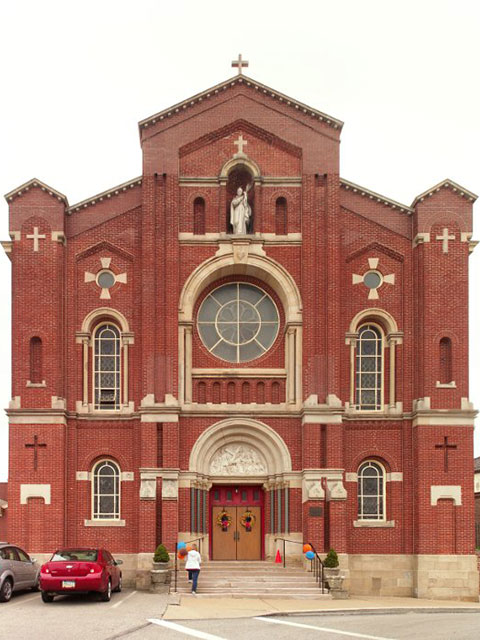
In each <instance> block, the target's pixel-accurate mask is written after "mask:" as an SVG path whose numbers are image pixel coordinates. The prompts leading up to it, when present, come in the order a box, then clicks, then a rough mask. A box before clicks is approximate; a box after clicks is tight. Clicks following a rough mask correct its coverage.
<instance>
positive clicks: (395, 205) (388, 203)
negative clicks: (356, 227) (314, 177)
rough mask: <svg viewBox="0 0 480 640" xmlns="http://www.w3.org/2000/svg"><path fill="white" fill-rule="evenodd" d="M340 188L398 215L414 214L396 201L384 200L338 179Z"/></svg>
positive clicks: (380, 196) (368, 190) (406, 206)
mask: <svg viewBox="0 0 480 640" xmlns="http://www.w3.org/2000/svg"><path fill="white" fill-rule="evenodd" d="M340 186H341V187H342V189H345V191H352V192H353V193H357V194H359V195H361V196H362V197H364V198H368V199H369V200H374V201H375V202H378V203H379V204H383V205H385V206H387V207H390V208H391V209H397V210H398V211H399V212H400V213H406V214H407V215H411V214H412V213H414V209H413V208H412V207H409V206H408V205H406V204H402V203H401V202H397V201H396V200H391V199H390V198H386V197H385V196H382V195H380V194H379V193H376V192H375V191H370V189H365V187H361V186H360V185H358V184H355V183H354V182H349V181H348V180H344V179H343V178H340Z"/></svg>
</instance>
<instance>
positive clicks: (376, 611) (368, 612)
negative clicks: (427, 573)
mask: <svg viewBox="0 0 480 640" xmlns="http://www.w3.org/2000/svg"><path fill="white" fill-rule="evenodd" d="M394 613H480V607H408V606H406V607H384V608H373V609H372V608H368V609H367V608H361V609H312V610H303V611H302V610H295V611H275V612H272V613H263V614H262V615H261V616H258V617H272V616H276V617H287V616H306V615H309V616H331V615H340V616H364V615H365V616H372V615H389V614H394Z"/></svg>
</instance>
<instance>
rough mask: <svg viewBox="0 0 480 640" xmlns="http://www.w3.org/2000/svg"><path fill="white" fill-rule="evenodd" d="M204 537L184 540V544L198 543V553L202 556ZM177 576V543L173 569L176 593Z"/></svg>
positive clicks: (176, 544)
mask: <svg viewBox="0 0 480 640" xmlns="http://www.w3.org/2000/svg"><path fill="white" fill-rule="evenodd" d="M204 538H205V536H200V537H199V538H194V539H193V540H184V542H185V544H190V543H191V542H198V552H199V553H200V555H201V554H202V540H203V539H204ZM177 576H178V542H175V568H174V592H175V593H176V591H177Z"/></svg>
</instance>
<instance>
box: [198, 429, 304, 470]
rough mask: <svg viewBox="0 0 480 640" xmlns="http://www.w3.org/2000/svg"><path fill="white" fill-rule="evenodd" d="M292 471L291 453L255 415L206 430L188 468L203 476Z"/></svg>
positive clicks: (279, 438) (276, 435)
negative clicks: (253, 417)
mask: <svg viewBox="0 0 480 640" xmlns="http://www.w3.org/2000/svg"><path fill="white" fill-rule="evenodd" d="M291 470H292V461H291V457H290V452H289V450H288V448H287V445H286V444H285V442H284V440H283V439H282V438H281V437H280V436H279V435H278V433H276V431H274V430H273V429H272V428H271V427H269V426H268V425H266V424H264V423H263V422H259V421H258V420H253V419H252V418H227V419H226V420H221V421H220V422H217V423H216V424H214V425H212V426H211V427H209V428H208V429H206V430H205V431H204V432H203V433H202V434H201V435H200V437H199V438H198V440H197V441H196V443H195V444H194V446H193V447H192V451H191V453H190V460H189V471H190V472H193V473H197V474H199V475H201V476H203V477H204V478H209V479H210V480H211V479H212V477H217V478H218V477H220V478H223V479H225V478H230V479H231V480H234V479H235V478H239V477H240V478H245V477H246V476H247V477H250V478H252V479H253V478H258V479H259V480H263V481H264V482H265V481H267V479H268V477H278V476H279V475H281V474H284V473H287V472H290V471H291Z"/></svg>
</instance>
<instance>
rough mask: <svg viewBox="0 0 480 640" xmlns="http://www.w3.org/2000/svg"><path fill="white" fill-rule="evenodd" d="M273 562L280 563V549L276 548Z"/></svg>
mask: <svg viewBox="0 0 480 640" xmlns="http://www.w3.org/2000/svg"><path fill="white" fill-rule="evenodd" d="M275 562H276V563H277V564H281V563H282V556H281V555H280V549H277V555H276V556H275Z"/></svg>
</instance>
